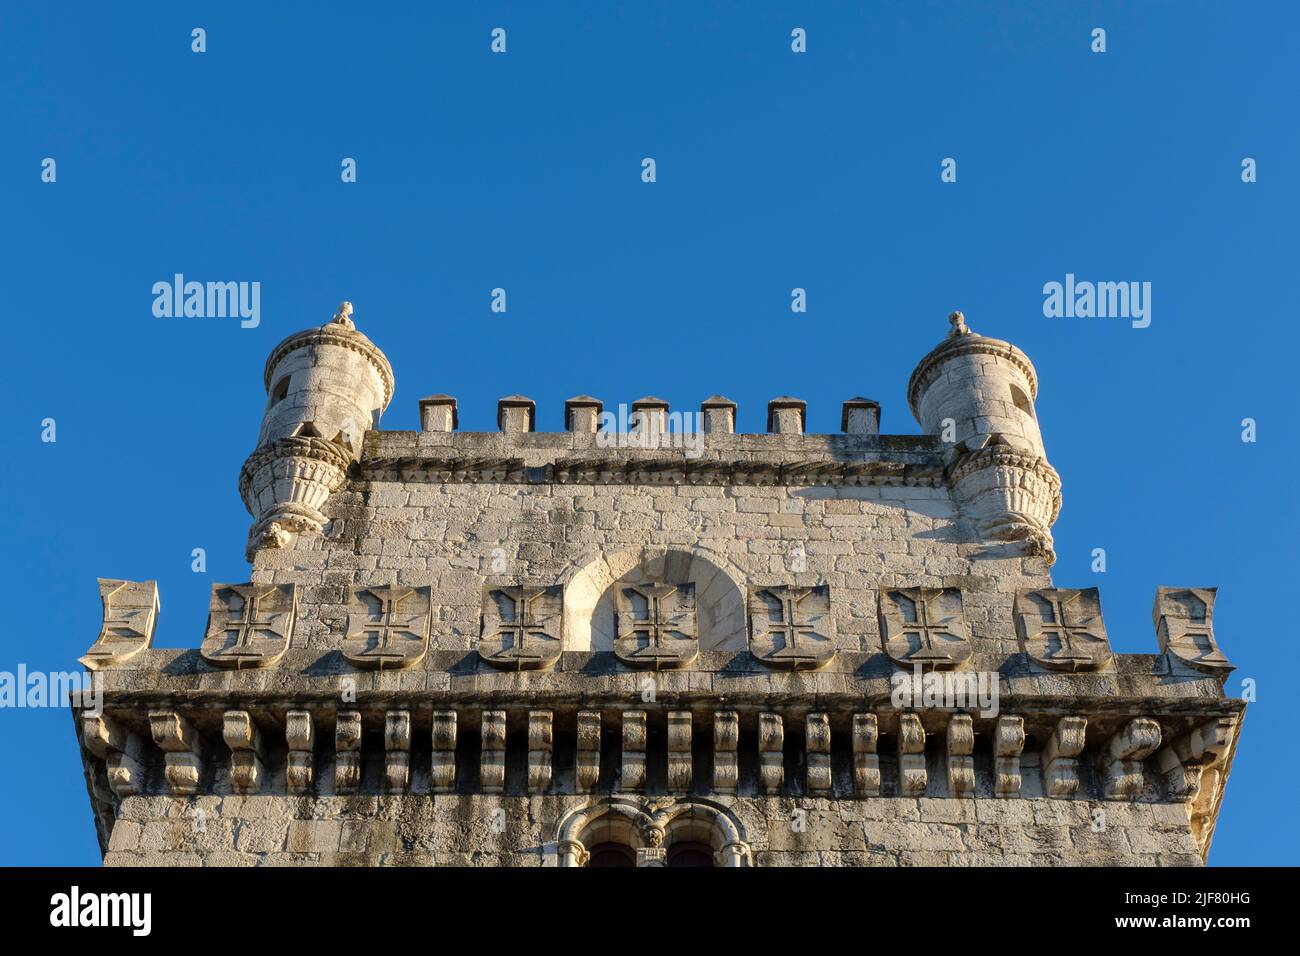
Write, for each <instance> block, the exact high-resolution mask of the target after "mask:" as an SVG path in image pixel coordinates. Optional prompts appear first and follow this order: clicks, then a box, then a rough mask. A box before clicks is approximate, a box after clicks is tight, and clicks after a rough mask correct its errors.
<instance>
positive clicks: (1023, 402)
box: [1011, 385, 1034, 418]
mask: <svg viewBox="0 0 1300 956" xmlns="http://www.w3.org/2000/svg"><path fill="white" fill-rule="evenodd" d="M1011 404H1013V405H1015V406H1016V408H1018V409H1020V410H1021V411H1022V412H1024V413H1025V414H1026V415H1028V416H1029V417H1030V418H1033V417H1034V406H1033V404H1032V403H1031V402H1030V401H1029V396H1028V395H1026V394H1025V393H1024V392H1022V391H1021V390H1020V389H1019V388H1018V387H1017V386H1015V385H1012V386H1011Z"/></svg>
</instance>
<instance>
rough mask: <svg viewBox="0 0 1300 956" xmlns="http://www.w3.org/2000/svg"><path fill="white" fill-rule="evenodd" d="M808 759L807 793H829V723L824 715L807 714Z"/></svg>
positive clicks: (805, 726)
mask: <svg viewBox="0 0 1300 956" xmlns="http://www.w3.org/2000/svg"><path fill="white" fill-rule="evenodd" d="M804 735H805V738H806V744H805V749H806V753H807V757H808V792H809V793H811V794H822V795H825V794H829V793H830V792H831V722H830V720H829V718H827V716H826V715H825V714H809V715H808V718H807V720H806V722H805V723H804Z"/></svg>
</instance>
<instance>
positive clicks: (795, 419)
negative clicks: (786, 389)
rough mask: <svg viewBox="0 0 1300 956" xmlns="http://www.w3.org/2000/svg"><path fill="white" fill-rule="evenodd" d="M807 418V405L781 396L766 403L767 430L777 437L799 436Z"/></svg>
mask: <svg viewBox="0 0 1300 956" xmlns="http://www.w3.org/2000/svg"><path fill="white" fill-rule="evenodd" d="M807 418H808V403H807V402H805V401H804V400H803V399H801V398H791V397H790V396H789V395H782V396H780V397H778V398H774V399H772V400H771V401H770V402H768V403H767V430H768V431H769V432H772V433H773V434H778V435H801V434H803V431H804V424H805V422H806V421H807Z"/></svg>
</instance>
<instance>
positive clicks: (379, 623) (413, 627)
mask: <svg viewBox="0 0 1300 956" xmlns="http://www.w3.org/2000/svg"><path fill="white" fill-rule="evenodd" d="M369 592H370V594H372V595H374V597H375V599H376V600H377V601H378V602H379V615H378V618H379V619H378V620H375V621H370V620H363V621H361V622H359V623H358V624H357V625H356V627H355V628H354V629H353V632H352V633H351V634H349V635H348V637H350V638H352V639H354V640H357V639H360V640H363V641H365V642H366V646H365V648H364V650H361V651H358V652H356V653H355V654H354V656H355V657H361V658H367V659H370V660H375V661H385V660H393V661H398V660H406V659H407V658H409V657H410V656H411V652H412V649H413V648H419V647H421V646H422V642H423V640H424V636H425V628H424V627H423V622H422V621H421V615H420V614H419V613H418V612H417V613H413V614H402V613H401V611H402V605H403V604H405V603H406V602H407V601H409V600H410V599H411V598H412V597H414V596H415V591H413V590H412V589H410V588H370V589H369Z"/></svg>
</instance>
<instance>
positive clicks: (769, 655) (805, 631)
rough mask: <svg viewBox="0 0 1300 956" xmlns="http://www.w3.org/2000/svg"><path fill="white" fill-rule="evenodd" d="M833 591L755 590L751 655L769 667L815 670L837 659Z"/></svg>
mask: <svg viewBox="0 0 1300 956" xmlns="http://www.w3.org/2000/svg"><path fill="white" fill-rule="evenodd" d="M830 604H831V601H830V588H829V587H827V586H826V585H824V584H823V585H819V586H818V587H813V588H793V587H780V586H778V587H765V588H754V589H753V590H752V591H751V592H750V599H749V624H750V628H749V630H750V638H749V649H750V652H751V653H752V654H753V655H754V656H755V657H757V658H758V659H759V660H760V661H762V662H763V663H764V664H767V665H768V666H769V667H776V668H781V669H783V670H812V669H813V668H817V667H821V666H822V665H823V664H825V663H827V662H828V661H829V660H830V659H831V658H833V657H834V656H835V639H834V621H833V619H832V618H831V613H830V609H831V608H830Z"/></svg>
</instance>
